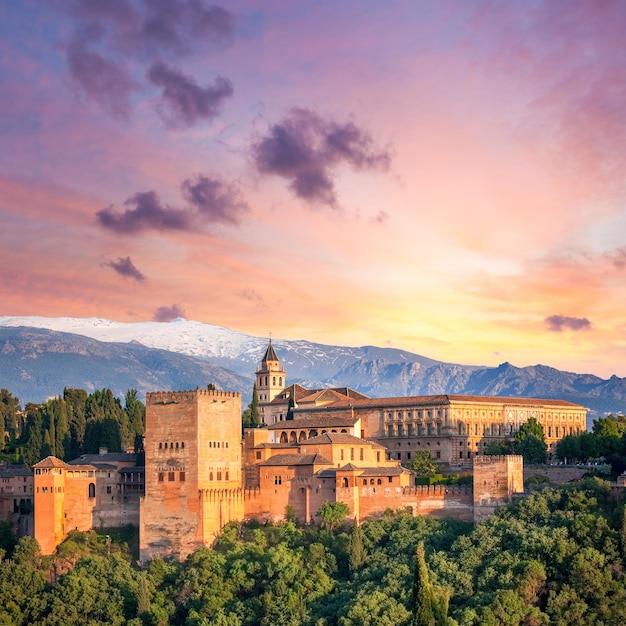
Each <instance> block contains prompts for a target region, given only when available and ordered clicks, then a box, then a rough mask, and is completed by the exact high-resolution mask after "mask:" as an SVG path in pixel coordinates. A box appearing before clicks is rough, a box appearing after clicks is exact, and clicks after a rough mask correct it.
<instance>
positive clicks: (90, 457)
mask: <svg viewBox="0 0 626 626" xmlns="http://www.w3.org/2000/svg"><path fill="white" fill-rule="evenodd" d="M136 460H137V455H136V454H129V453H128V452H107V453H105V454H81V455H80V456H79V457H78V458H77V459H72V460H71V461H70V462H69V464H70V465H81V464H85V463H88V464H91V463H119V462H126V463H134V462H135V461H136Z"/></svg>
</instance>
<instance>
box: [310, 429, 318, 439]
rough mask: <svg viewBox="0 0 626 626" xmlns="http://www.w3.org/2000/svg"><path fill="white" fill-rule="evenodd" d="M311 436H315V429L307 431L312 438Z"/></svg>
mask: <svg viewBox="0 0 626 626" xmlns="http://www.w3.org/2000/svg"><path fill="white" fill-rule="evenodd" d="M313 437H317V431H316V430H315V429H313V430H312V431H310V432H309V438H313Z"/></svg>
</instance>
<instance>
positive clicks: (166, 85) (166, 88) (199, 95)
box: [147, 63, 233, 128]
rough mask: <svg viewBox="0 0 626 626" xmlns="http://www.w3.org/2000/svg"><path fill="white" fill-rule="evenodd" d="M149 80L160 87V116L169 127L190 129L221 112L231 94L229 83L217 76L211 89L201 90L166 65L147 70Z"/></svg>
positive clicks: (156, 64)
mask: <svg viewBox="0 0 626 626" xmlns="http://www.w3.org/2000/svg"><path fill="white" fill-rule="evenodd" d="M147 76H148V80H150V82H151V83H152V84H154V85H157V86H158V87H162V92H161V102H160V104H159V108H158V111H159V115H160V116H161V119H162V120H163V121H164V122H165V124H166V125H167V126H168V127H170V128H189V127H191V126H193V125H194V124H196V123H197V122H199V121H202V120H209V121H210V120H212V119H213V118H214V117H217V115H219V114H220V113H221V110H222V104H223V103H224V100H226V98H230V97H231V96H232V95H233V86H232V83H231V82H230V81H229V80H228V79H227V78H222V77H221V76H218V77H217V78H216V79H215V84H214V85H213V86H211V85H207V86H206V87H200V86H199V85H198V84H197V83H196V82H195V81H194V80H193V79H192V78H191V77H189V76H185V74H183V73H182V72H179V71H178V70H176V69H174V68H171V67H169V66H167V65H165V63H155V64H154V65H153V66H152V67H151V68H150V69H149V70H148V74H147Z"/></svg>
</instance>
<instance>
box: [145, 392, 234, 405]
mask: <svg viewBox="0 0 626 626" xmlns="http://www.w3.org/2000/svg"><path fill="white" fill-rule="evenodd" d="M199 397H206V398H241V392H240V391H219V390H217V389H216V390H210V389H189V390H186V391H149V392H148V393H147V394H146V406H148V405H151V404H178V403H181V402H195V401H196V400H197V399H198V398H199Z"/></svg>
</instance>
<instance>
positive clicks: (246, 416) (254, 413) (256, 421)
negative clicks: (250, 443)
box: [242, 383, 261, 428]
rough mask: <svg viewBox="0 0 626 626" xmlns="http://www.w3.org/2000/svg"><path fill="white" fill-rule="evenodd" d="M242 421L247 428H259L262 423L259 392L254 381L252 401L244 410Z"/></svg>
mask: <svg viewBox="0 0 626 626" xmlns="http://www.w3.org/2000/svg"><path fill="white" fill-rule="evenodd" d="M242 422H243V425H244V426H245V427H246V428H257V427H258V426H259V425H260V423H261V419H260V416H259V394H258V393H257V390H256V383H254V386H253V387H252V401H251V402H250V404H249V405H248V408H247V409H246V410H245V411H244V412H243V415H242Z"/></svg>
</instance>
